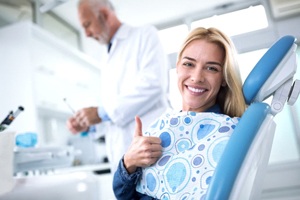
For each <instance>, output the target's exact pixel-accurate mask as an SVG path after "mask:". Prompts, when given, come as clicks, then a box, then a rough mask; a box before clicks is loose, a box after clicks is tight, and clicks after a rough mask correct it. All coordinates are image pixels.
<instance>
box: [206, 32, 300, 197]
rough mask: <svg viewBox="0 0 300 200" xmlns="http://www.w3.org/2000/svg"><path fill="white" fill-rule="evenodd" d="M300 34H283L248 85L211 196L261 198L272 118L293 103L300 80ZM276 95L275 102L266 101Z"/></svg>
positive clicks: (263, 59) (260, 62)
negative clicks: (298, 37)
mask: <svg viewBox="0 0 300 200" xmlns="http://www.w3.org/2000/svg"><path fill="white" fill-rule="evenodd" d="M295 41H296V38H295V37H293V36H290V35H287V36H284V37H282V38H280V39H279V40H278V41H277V42H275V43H274V44H273V45H272V46H271V48H270V49H269V50H268V51H267V52H266V53H265V54H264V55H263V57H262V58H261V59H260V60H259V61H258V63H257V64H256V66H255V67H254V68H253V70H252V71H251V73H250V74H249V75H248V77H247V79H246V80H245V82H244V85H243V93H244V97H245V101H246V103H247V104H248V105H249V107H248V108H247V110H246V111H245V113H244V114H243V116H242V117H241V120H240V122H239V124H238V126H237V127H236V129H235V130H234V132H233V134H232V136H231V138H230V140H229V141H228V144H227V146H226V148H225V149H224V153H223V155H222V157H221V158H220V160H219V163H218V165H217V167H216V169H215V172H214V175H213V176H212V179H211V182H210V184H209V188H208V190H207V193H206V198H205V199H206V200H227V199H231V200H259V199H260V194H261V189H262V186H263V179H264V175H265V173H266V169H267V165H268V161H269V156H270V152H271V147H272V142H273V137H274V133H275V129H276V123H275V122H274V120H273V118H274V117H275V116H276V114H278V113H280V112H281V111H282V109H283V107H284V105H285V103H287V104H288V105H293V104H294V103H295V102H296V100H297V98H298V96H299V92H300V81H299V80H295V81H293V76H294V74H295V73H296V69H297V56H296V53H295V51H296V48H297V45H296V43H295ZM269 98H271V99H272V102H271V103H270V105H269V104H268V103H265V102H264V101H265V100H266V99H268V100H269Z"/></svg>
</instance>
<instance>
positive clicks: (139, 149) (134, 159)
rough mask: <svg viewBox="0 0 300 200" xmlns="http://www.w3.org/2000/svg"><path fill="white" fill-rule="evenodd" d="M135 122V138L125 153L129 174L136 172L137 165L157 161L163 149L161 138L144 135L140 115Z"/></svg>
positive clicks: (145, 165) (148, 164)
mask: <svg viewBox="0 0 300 200" xmlns="http://www.w3.org/2000/svg"><path fill="white" fill-rule="evenodd" d="M135 123H136V126H135V133H134V137H133V140H132V142H131V145H130V146H129V148H128V150H127V152H126V153H125V155H124V165H125V168H126V169H127V171H128V173H129V174H131V173H133V172H135V171H136V169H137V167H147V166H150V165H151V164H153V163H155V162H156V161H157V160H158V158H159V157H160V156H161V151H162V147H161V140H160V138H158V137H149V136H143V134H142V121H141V119H140V118H139V117H138V116H136V117H135Z"/></svg>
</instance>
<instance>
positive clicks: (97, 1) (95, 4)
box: [78, 0, 114, 10]
mask: <svg viewBox="0 0 300 200" xmlns="http://www.w3.org/2000/svg"><path fill="white" fill-rule="evenodd" d="M83 3H87V4H88V5H89V7H90V8H95V9H98V8H99V7H102V6H105V7H108V8H110V9H111V10H114V6H113V5H112V3H111V2H110V1H109V0H79V1H78V6H80V5H81V4H83ZM93 10H94V9H93Z"/></svg>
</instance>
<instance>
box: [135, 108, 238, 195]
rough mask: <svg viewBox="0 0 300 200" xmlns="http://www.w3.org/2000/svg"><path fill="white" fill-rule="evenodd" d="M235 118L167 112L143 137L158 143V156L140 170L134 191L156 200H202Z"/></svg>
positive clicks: (234, 124)
mask: <svg viewBox="0 0 300 200" xmlns="http://www.w3.org/2000/svg"><path fill="white" fill-rule="evenodd" d="M238 120H239V118H236V117H235V118H231V117H229V116H227V115H223V114H216V113H211V112H203V113H196V112H168V113H165V114H163V115H162V116H161V117H160V118H159V119H158V120H157V121H156V122H155V123H154V124H152V125H151V126H150V128H149V129H148V130H147V132H145V133H144V135H145V136H156V137H159V138H160V139H161V141H162V143H161V145H162V147H163V152H162V156H161V157H160V158H159V160H158V161H157V162H156V163H155V164H153V165H152V166H150V167H147V168H143V169H142V171H143V175H142V178H141V179H140V180H139V182H138V184H137V187H136V190H137V191H138V192H140V193H142V194H147V195H148V196H151V197H154V198H157V199H164V200H167V199H172V200H175V199H176V200H177V199H178V200H187V199H204V198H205V193H206V190H207V188H208V185H209V182H210V179H211V177H212V175H213V173H214V170H215V167H216V165H217V162H218V160H219V158H220V156H221V155H222V153H223V150H224V148H225V146H226V144H227V142H228V140H229V138H230V135H231V134H232V132H233V130H234V128H235V127H236V125H237V123H238Z"/></svg>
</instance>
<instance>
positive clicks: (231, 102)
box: [177, 27, 246, 117]
mask: <svg viewBox="0 0 300 200" xmlns="http://www.w3.org/2000/svg"><path fill="white" fill-rule="evenodd" d="M194 40H206V41H207V42H211V43H214V44H217V45H218V46H219V47H220V48H221V49H223V50H224V53H225V57H224V63H223V76H224V80H225V82H226V86H225V87H221V88H220V91H219V93H218V96H217V103H218V104H219V105H220V107H221V110H222V112H223V113H224V114H226V115H229V116H231V117H240V116H242V114H243V113H244V112H245V109H246V103H245V99H244V96H243V92H242V80H241V76H240V71H239V66H238V63H237V61H236V50H235V47H234V44H233V42H232V41H231V39H230V38H229V37H228V36H226V35H225V34H224V33H222V32H221V31H220V30H218V29H216V28H208V29H206V28H203V27H199V28H196V29H194V30H192V31H191V32H190V33H189V35H188V36H187V38H186V39H185V41H184V43H183V45H182V47H181V49H180V51H179V53H178V57H177V63H178V62H179V60H180V59H181V57H182V53H183V51H184V50H185V48H186V46H187V45H188V44H189V43H191V42H192V41H194Z"/></svg>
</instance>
